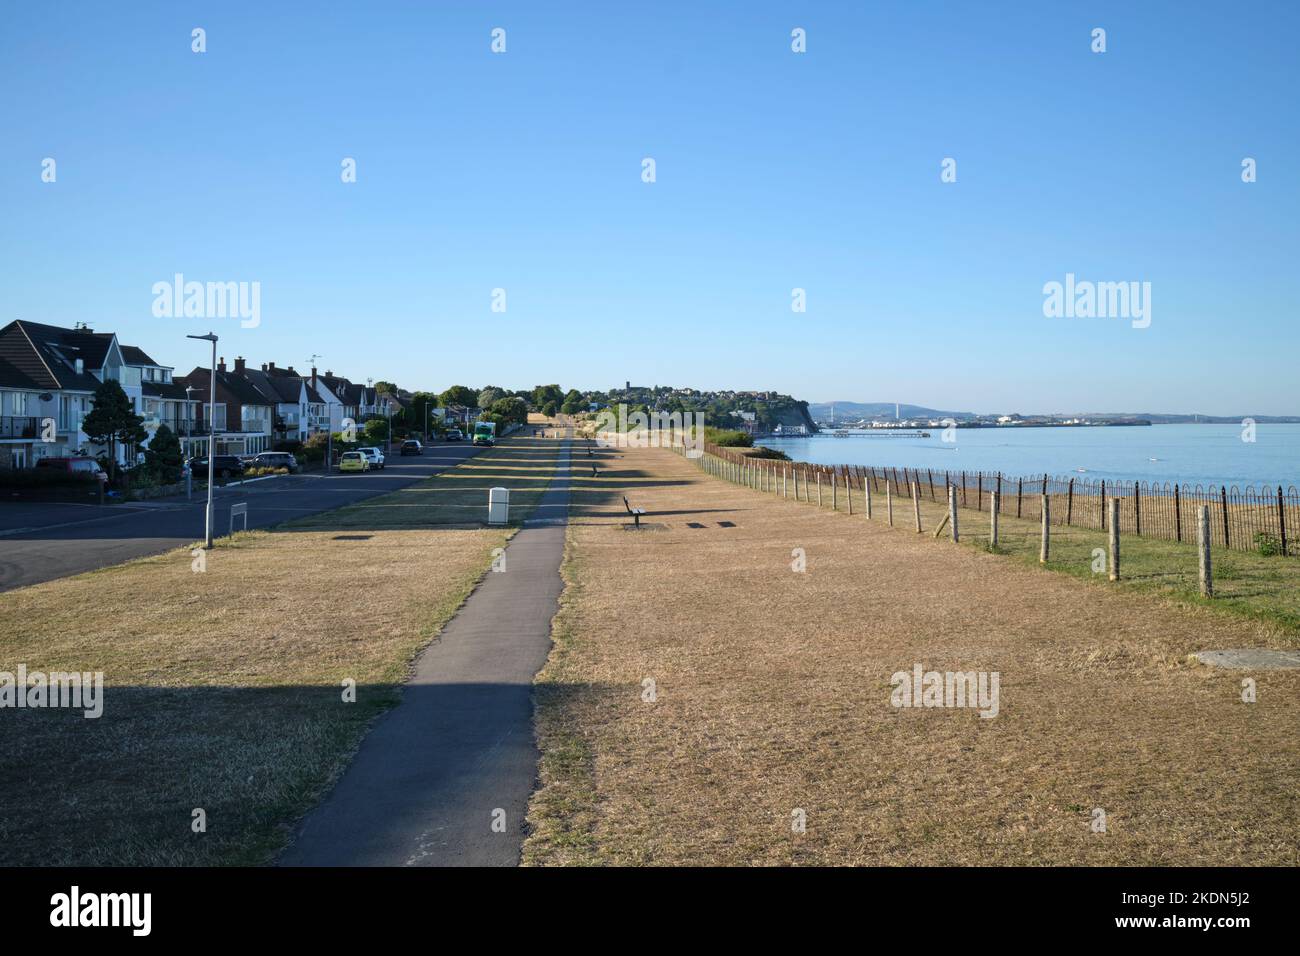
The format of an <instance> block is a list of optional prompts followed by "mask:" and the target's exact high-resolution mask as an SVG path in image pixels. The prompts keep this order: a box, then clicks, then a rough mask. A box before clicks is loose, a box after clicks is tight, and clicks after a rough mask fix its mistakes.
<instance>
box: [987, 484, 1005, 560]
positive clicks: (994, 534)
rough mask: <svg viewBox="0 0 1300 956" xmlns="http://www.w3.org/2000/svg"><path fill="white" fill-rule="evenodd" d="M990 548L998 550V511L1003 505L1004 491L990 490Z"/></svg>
mask: <svg viewBox="0 0 1300 956" xmlns="http://www.w3.org/2000/svg"><path fill="white" fill-rule="evenodd" d="M989 499H990V500H989V549H990V550H996V549H997V546H998V511H999V510H1000V508H1001V505H1002V492H1000V491H991V492H989Z"/></svg>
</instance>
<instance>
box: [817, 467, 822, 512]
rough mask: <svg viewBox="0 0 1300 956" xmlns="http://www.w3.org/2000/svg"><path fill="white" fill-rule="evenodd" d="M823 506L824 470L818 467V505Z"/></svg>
mask: <svg viewBox="0 0 1300 956" xmlns="http://www.w3.org/2000/svg"><path fill="white" fill-rule="evenodd" d="M821 506H822V470H821V469H820V468H818V469H817V507H818V508H820V507H821Z"/></svg>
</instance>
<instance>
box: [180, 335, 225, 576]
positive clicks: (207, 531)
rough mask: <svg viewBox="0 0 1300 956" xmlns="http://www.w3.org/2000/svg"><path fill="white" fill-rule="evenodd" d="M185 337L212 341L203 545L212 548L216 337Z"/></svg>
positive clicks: (215, 431)
mask: <svg viewBox="0 0 1300 956" xmlns="http://www.w3.org/2000/svg"><path fill="white" fill-rule="evenodd" d="M185 337H186V338H187V339H202V340H203V341H204V342H211V343H212V368H211V370H210V371H209V372H208V382H209V384H210V385H211V386H212V388H211V396H212V397H211V398H210V399H209V402H208V506H207V509H206V512H205V515H204V522H203V523H204V532H203V547H204V548H206V549H207V550H209V551H210V550H212V485H213V477H214V467H215V465H216V456H217V416H216V411H217V337H216V336H215V335H213V334H212V333H211V332H209V333H208V334H207V335H187V336H185Z"/></svg>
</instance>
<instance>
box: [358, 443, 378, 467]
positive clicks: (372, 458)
mask: <svg viewBox="0 0 1300 956" xmlns="http://www.w3.org/2000/svg"><path fill="white" fill-rule="evenodd" d="M357 451H359V452H361V454H363V455H365V456H366V461H368V462H369V463H370V467H371V468H378V469H379V470H380V471H383V469H384V453H383V452H382V451H380V450H379V449H378V448H373V447H372V448H358V449H357Z"/></svg>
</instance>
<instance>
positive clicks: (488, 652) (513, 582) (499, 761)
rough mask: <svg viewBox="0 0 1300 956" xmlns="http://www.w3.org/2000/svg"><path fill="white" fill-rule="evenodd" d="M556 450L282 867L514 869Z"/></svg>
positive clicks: (554, 554)
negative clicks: (489, 563)
mask: <svg viewBox="0 0 1300 956" xmlns="http://www.w3.org/2000/svg"><path fill="white" fill-rule="evenodd" d="M570 449H571V446H570V443H569V442H565V443H564V446H563V452H562V454H561V455H560V456H559V465H558V469H559V470H558V474H557V475H556V478H555V480H554V481H553V482H552V484H551V487H550V488H549V490H548V491H547V492H546V494H545V495H544V496H543V497H542V499H541V501H540V503H539V504H538V506H537V510H535V511H534V512H533V515H532V517H531V518H530V520H528V521H526V522H525V524H524V527H523V528H522V529H521V530H520V531H519V532H518V533H517V534H516V535H515V536H514V537H513V538H512V539H511V541H510V544H509V545H508V546H507V548H506V551H505V571H504V572H503V573H492V572H489V573H487V574H486V575H485V576H484V579H483V581H482V583H481V584H480V585H479V586H478V588H477V589H476V590H475V591H474V593H473V594H471V595H470V597H469V599H468V600H467V601H466V603H465V605H464V606H463V607H462V608H461V610H460V611H459V613H457V615H456V616H455V617H454V618H453V619H452V620H451V621H450V622H449V623H448V625H447V627H446V628H445V629H444V630H443V632H442V634H441V636H440V637H439V638H438V639H437V640H436V641H435V642H434V643H433V644H431V645H429V647H427V648H426V649H425V650H424V651H423V653H421V655H420V656H419V658H417V660H416V663H415V673H414V675H413V677H412V678H411V680H410V681H409V682H408V683H407V684H406V685H405V686H404V687H403V691H402V701H401V703H400V704H399V705H398V706H397V707H395V708H393V709H392V710H390V711H389V712H388V713H386V714H385V715H384V716H382V717H381V718H380V719H379V720H378V721H377V722H376V724H375V726H374V728H373V729H372V730H371V731H370V733H369V734H367V735H366V737H365V739H364V740H363V741H362V744H361V748H360V750H359V751H358V753H357V755H356V757H355V758H354V759H353V761H352V763H351V764H350V765H349V767H348V769H347V770H346V771H345V772H344V774H343V776H342V778H340V780H339V782H338V784H337V785H336V786H335V788H334V790H333V791H332V792H331V793H330V794H329V796H328V797H326V799H325V800H324V802H322V803H321V804H320V805H319V806H318V807H317V808H316V809H315V810H313V811H312V812H311V813H310V814H308V815H307V817H306V818H305V819H304V820H303V822H302V825H301V826H300V828H299V832H298V836H297V839H296V840H295V842H294V843H293V844H292V845H291V846H290V847H289V848H288V849H287V850H286V851H285V852H284V854H283V855H282V856H281V858H280V860H279V863H280V865H282V866H458V865H459V866H515V865H517V864H518V862H519V858H520V851H521V847H522V845H523V839H524V820H525V813H526V811H527V806H528V798H529V795H530V793H531V792H532V789H533V786H534V783H535V782H536V778H537V763H538V759H539V754H538V751H537V746H536V743H535V741H534V738H533V705H532V682H533V677H534V675H535V674H536V673H537V672H538V670H540V669H541V667H542V665H543V664H544V663H545V661H546V657H547V654H548V653H549V651H550V646H551V638H550V631H551V618H552V617H554V615H555V612H556V610H557V609H558V607H559V598H560V592H561V590H562V587H563V584H562V581H561V578H560V562H561V560H562V559H563V556H564V537H565V527H564V525H565V523H566V520H567V514H568V501H569V486H568V479H569V455H570V453H571V452H570Z"/></svg>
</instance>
